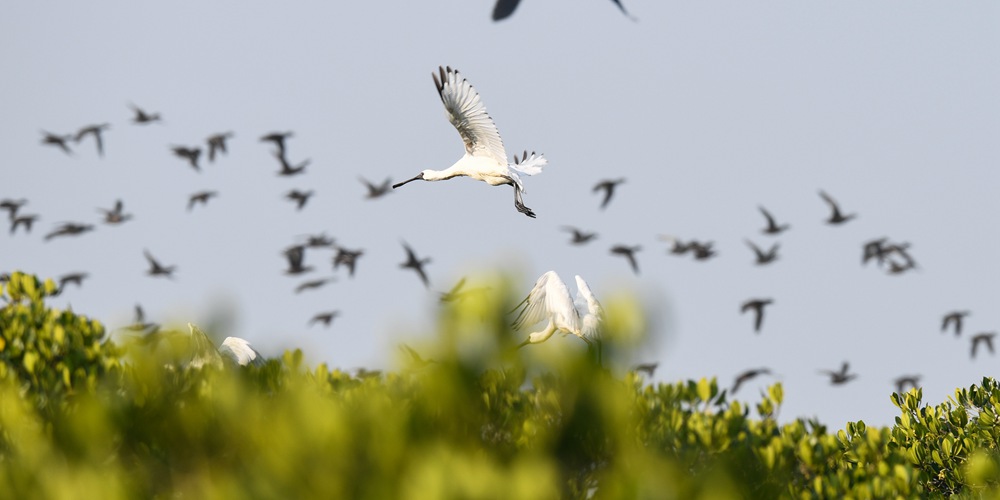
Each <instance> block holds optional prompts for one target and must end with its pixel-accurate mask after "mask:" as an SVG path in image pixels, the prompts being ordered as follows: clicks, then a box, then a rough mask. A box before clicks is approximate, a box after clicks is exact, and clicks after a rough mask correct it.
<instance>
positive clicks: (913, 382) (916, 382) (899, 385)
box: [893, 375, 920, 394]
mask: <svg viewBox="0 0 1000 500" xmlns="http://www.w3.org/2000/svg"><path fill="white" fill-rule="evenodd" d="M893 383H894V384H896V392H897V393H898V394H904V393H906V391H907V390H908V389H907V387H909V388H910V389H916V388H918V387H920V375H903V376H901V377H897V378H896V380H893Z"/></svg>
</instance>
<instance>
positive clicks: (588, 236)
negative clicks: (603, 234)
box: [563, 226, 597, 245]
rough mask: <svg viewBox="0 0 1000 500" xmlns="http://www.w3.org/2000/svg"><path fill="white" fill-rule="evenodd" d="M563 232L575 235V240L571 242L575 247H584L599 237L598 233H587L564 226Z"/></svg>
mask: <svg viewBox="0 0 1000 500" xmlns="http://www.w3.org/2000/svg"><path fill="white" fill-rule="evenodd" d="M563 231H569V232H570V233H573V239H571V240H570V241H569V242H570V243H572V244H574V245H582V244H584V243H587V242H588V241H590V240H592V239H594V238H596V237H597V233H585V232H583V231H581V230H579V229H577V228H575V227H572V226H563Z"/></svg>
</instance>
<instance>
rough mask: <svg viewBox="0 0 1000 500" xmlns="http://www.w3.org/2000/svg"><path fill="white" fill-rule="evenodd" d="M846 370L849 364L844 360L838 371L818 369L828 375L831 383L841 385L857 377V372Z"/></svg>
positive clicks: (848, 368)
mask: <svg viewBox="0 0 1000 500" xmlns="http://www.w3.org/2000/svg"><path fill="white" fill-rule="evenodd" d="M848 371H850V365H849V364H848V363H847V361H844V364H842V365H840V371H836V372H835V371H831V370H820V373H822V374H824V375H827V376H829V377H830V384H831V385H842V384H846V383H848V382H850V381H851V380H854V379H855V378H857V377H858V374H857V373H848Z"/></svg>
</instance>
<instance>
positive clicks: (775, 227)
mask: <svg viewBox="0 0 1000 500" xmlns="http://www.w3.org/2000/svg"><path fill="white" fill-rule="evenodd" d="M757 208H758V209H760V213H762V214H764V218H765V219H767V226H766V227H764V229H761V230H760V232H762V233H764V234H770V235H778V234H781V233H782V232H784V231H787V230H788V228H789V227H791V226H789V225H788V224H781V225H779V224H778V223H776V222H775V221H774V217H773V216H772V215H771V212H768V211H767V209H766V208H764V207H763V206H760V205H758V206H757Z"/></svg>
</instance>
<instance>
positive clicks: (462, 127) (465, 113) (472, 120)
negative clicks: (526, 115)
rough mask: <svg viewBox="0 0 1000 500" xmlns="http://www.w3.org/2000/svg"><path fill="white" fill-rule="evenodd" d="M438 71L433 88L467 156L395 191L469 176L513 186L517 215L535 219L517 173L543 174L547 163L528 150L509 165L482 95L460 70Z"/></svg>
mask: <svg viewBox="0 0 1000 500" xmlns="http://www.w3.org/2000/svg"><path fill="white" fill-rule="evenodd" d="M438 70H439V73H440V78H438V74H435V73H432V74H431V76H432V77H433V78H434V86H435V87H436V88H437V91H438V95H439V96H440V97H441V102H442V103H444V109H445V112H446V113H447V115H448V121H450V122H451V124H452V125H454V126H455V129H456V130H458V134H459V135H460V136H461V137H462V142H464V143H465V155H463V156H462V158H461V159H459V160H458V161H457V162H455V164H453V165H452V166H451V167H448V168H447V169H445V170H424V171H422V172H420V173H419V174H417V175H416V176H415V177H413V178H411V179H408V180H405V181H403V182H400V183H397V184H394V185H393V186H392V187H393V189H396V188H398V187H400V186H402V185H404V184H407V183H409V182H413V181H416V180H424V181H442V180H447V179H451V178H452V177H459V176H467V177H471V178H473V179H475V180H477V181H483V182H486V183H487V184H489V185H491V186H501V185H509V186H512V187H513V188H514V207H515V208H516V209H517V211H518V212H521V213H523V214H524V215H527V216H528V217H532V218H534V217H535V213H534V212H533V211H532V210H531V209H530V208H528V207H526V206H524V201H523V199H522V193H524V185H523V184H522V183H521V177H520V176H519V175H518V174H526V175H534V174H537V173H539V172H541V171H542V167H543V166H545V164H546V163H547V160H546V159H545V157H544V156H542V155H536V154H535V153H534V152H532V153H531V155H530V156H529V155H528V152H527V151H525V152H524V154H523V156H522V157H521V158H520V159H519V158H518V157H517V155H515V156H514V162H513V163H508V162H507V152H506V150H504V147H503V141H501V140H500V132H498V131H497V127H496V125H495V124H494V123H493V119H492V118H490V115H489V114H487V113H486V106H485V105H483V102H482V100H481V99H480V98H479V93H478V92H476V90H475V89H474V88H472V85H470V84H469V82H468V81H466V79H465V78H462V76H461V75H459V73H458V71H457V70H453V69H451V67H448V68H442V67H439V68H438Z"/></svg>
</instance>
